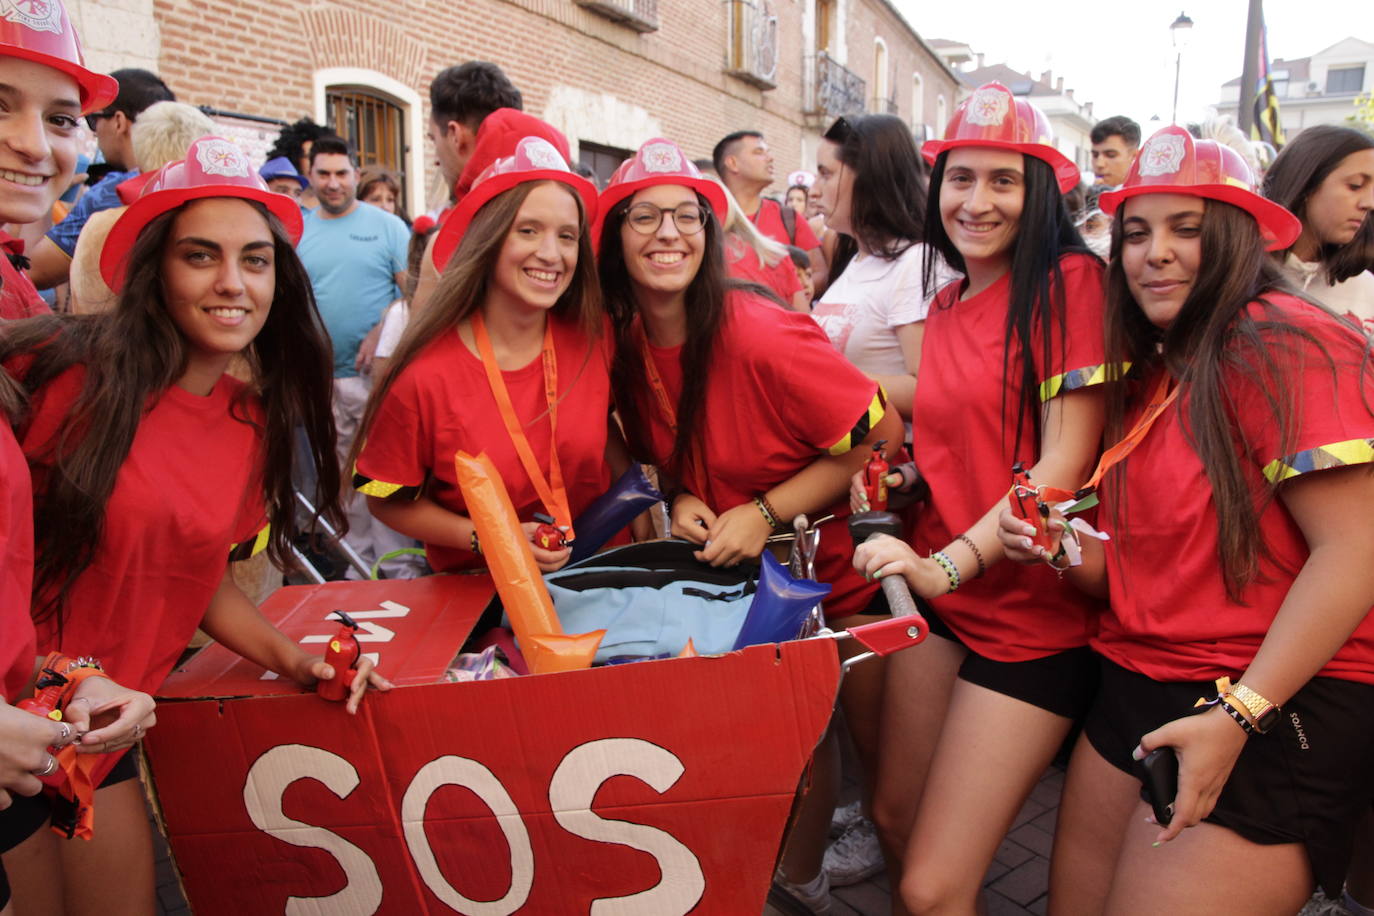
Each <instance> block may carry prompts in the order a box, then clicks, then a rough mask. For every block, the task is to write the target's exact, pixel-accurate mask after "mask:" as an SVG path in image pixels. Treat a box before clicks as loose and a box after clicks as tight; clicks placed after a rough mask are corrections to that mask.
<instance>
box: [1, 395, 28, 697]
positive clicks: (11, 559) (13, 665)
mask: <svg viewBox="0 0 1374 916" xmlns="http://www.w3.org/2000/svg"><path fill="white" fill-rule="evenodd" d="M32 589H33V491H32V489H31V485H30V483H29V466H28V464H27V462H25V461H24V453H23V452H22V451H20V449H19V443H18V442H17V441H16V440H15V438H14V434H13V433H11V432H10V427H9V424H8V423H6V422H3V421H0V696H3V697H4V698H5V699H6V700H8V701H9V702H10V703H14V702H16V701H18V700H21V699H23V698H22V697H21V696H19V691H21V690H22V689H23V688H24V685H25V684H27V683H28V680H29V675H31V674H32V673H33V659H34V655H35V654H36V652H37V649H36V647H35V643H34V635H33V621H32V620H30V619H29V596H30V593H31V591H32Z"/></svg>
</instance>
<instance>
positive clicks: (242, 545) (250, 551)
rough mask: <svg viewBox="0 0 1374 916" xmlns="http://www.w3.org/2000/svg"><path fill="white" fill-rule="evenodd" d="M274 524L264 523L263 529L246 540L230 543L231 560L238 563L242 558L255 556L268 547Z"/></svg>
mask: <svg viewBox="0 0 1374 916" xmlns="http://www.w3.org/2000/svg"><path fill="white" fill-rule="evenodd" d="M271 536H272V526H271V525H263V526H262V530H261V531H259V532H258V533H257V534H255V535H254V536H253V537H251V538H249V539H248V540H246V541H239V542H238V543H237V544H230V545H229V562H230V563H237V562H239V561H240V560H247V559H248V558H250V557H255V556H257V555H258V554H260V553H262V552H263V551H264V550H266V549H267V542H268V541H269V540H271Z"/></svg>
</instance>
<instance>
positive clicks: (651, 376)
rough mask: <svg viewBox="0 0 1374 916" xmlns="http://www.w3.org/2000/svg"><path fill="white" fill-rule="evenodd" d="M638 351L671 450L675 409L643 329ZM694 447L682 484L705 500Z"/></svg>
mask: <svg viewBox="0 0 1374 916" xmlns="http://www.w3.org/2000/svg"><path fill="white" fill-rule="evenodd" d="M639 351H640V354H641V356H642V358H643V360H644V374H645V375H646V376H647V377H648V380H649V387H650V388H651V389H652V390H653V392H654V399H655V400H656V401H658V408H659V410H661V411H663V419H664V422H666V423H667V424H668V437H669V439H670V444H669V446H668V448H669V449H670V450H671V449H672V444H673V443H676V442H677V408H676V407H675V406H674V404H673V399H672V398H670V397H669V396H668V386H667V385H665V384H663V376H661V375H659V374H658V364H657V363H655V362H654V354H653V351H652V350H651V349H650V348H649V335H648V332H647V331H645V330H644V328H642V327H641V328H640V329H639ZM695 452H696V446H695V443H693V447H692V454H689V455H688V456H687V457H686V458H685V459H684V460H683V467H682V475H683V477H684V478H686V479H684V480H683V481H682V483H683V485H684V486H686V487H687V489H688V490H689V491H690V492H691V493H692V495H694V496H696V497H697V498H698V499H701V500H705V499H706V489H705V487H704V486H703V483H704V482H703V481H701V480H699V479H698V478H697V474H696V467H695V465H696V461H695V460H694V459H695Z"/></svg>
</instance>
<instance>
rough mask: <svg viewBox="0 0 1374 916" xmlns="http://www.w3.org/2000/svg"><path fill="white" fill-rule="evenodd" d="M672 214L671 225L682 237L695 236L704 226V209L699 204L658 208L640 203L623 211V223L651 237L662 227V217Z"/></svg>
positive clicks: (646, 202) (647, 203) (646, 203)
mask: <svg viewBox="0 0 1374 916" xmlns="http://www.w3.org/2000/svg"><path fill="white" fill-rule="evenodd" d="M669 213H671V214H673V225H674V226H676V227H677V231H678V232H680V233H682V234H683V235H696V234H697V233H698V232H700V231H701V230H702V228H703V227H704V226H705V225H706V208H705V207H703V206H701V205H700V204H692V203H687V204H678V205H677V206H676V207H658V206H655V205H654V204H651V203H649V202H648V201H641V202H640V203H637V204H635V205H634V206H633V207H631V208H630V209H629V210H626V211H625V222H627V223H629V225H630V228H631V229H633V230H634V231H635V232H638V233H639V234H640V235H653V234H654V233H655V232H657V231H658V229H659V227H660V226H662V225H663V217H665V216H667V215H668V214H669Z"/></svg>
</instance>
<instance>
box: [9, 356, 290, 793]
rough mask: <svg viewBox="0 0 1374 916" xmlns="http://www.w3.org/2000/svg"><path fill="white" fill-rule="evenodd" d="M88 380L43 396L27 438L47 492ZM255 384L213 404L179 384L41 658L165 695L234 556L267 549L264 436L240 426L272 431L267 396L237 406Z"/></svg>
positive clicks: (149, 417)
mask: <svg viewBox="0 0 1374 916" xmlns="http://www.w3.org/2000/svg"><path fill="white" fill-rule="evenodd" d="M84 377H85V370H84V368H82V367H80V366H77V367H73V368H72V369H69V370H67V371H66V372H64V373H62V374H61V375H59V376H58V377H57V378H55V379H53V381H51V382H50V383H48V384H47V385H46V386H44V387H43V388H42V389H40V390H39V391H38V393H37V395H36V396H35V398H34V401H33V414H32V419H31V421H30V422H29V424H28V427H27V429H25V430H24V434H23V437H22V440H21V441H22V444H23V446H24V452H25V454H26V455H27V456H28V459H29V464H30V466H31V468H32V470H33V477H34V480H33V483H34V492H35V493H36V494H38V493H41V492H42V488H43V485H44V480H45V478H46V476H47V472H48V469H49V468H50V467H51V466H52V463H53V457H52V448H53V446H55V445H56V440H55V439H54V437H55V436H56V435H57V434H58V433H59V432H60V431H61V430H62V429H63V428H64V427H65V425H66V423H67V411H68V409H69V408H70V407H71V405H72V403H73V402H74V401H75V400H76V397H77V396H78V395H79V394H80V391H81V385H82V381H83V379H84ZM243 388H244V385H243V383H242V382H240V381H237V380H235V379H233V378H231V377H229V376H227V375H226V376H222V377H221V378H220V380H219V381H218V382H217V383H216V384H215V388H214V390H213V391H212V392H211V393H210V395H209V396H208V397H199V396H197V395H194V394H191V393H190V392H188V391H185V390H183V389H181V388H178V387H177V386H175V385H173V386H172V387H171V388H168V389H167V390H166V391H165V392H164V393H163V394H162V396H161V397H159V398H158V399H157V402H156V403H155V404H154V405H153V406H152V409H151V410H149V411H148V413H147V414H145V415H144V417H143V420H142V421H141V422H140V423H139V425H138V431H137V432H136V433H135V434H134V441H133V445H132V446H131V447H130V449H129V454H128V457H126V458H125V459H124V463H123V464H122V465H121V466H120V468H119V474H118V476H117V477H116V479H115V486H114V491H113V492H112V493H111V494H110V499H109V501H108V502H107V503H106V505H105V526H104V531H103V532H102V534H101V538H100V543H99V545H98V546H97V548H96V554H95V559H94V560H93V561H92V563H91V565H90V566H88V567H87V568H86V570H85V572H83V573H82V574H81V575H80V577H78V578H77V580H76V583H75V585H74V586H73V587H72V589H71V591H70V592H68V597H67V603H66V610H65V620H64V621H63V624H62V628H61V639H60V640H59V638H58V631H57V626H56V621H55V620H52V619H49V620H47V621H45V622H41V623H39V624H38V627H37V629H38V649H39V651H40V652H41V653H47V652H49V651H51V650H54V649H57V650H60V651H62V652H63V653H65V654H67V655H71V656H73V657H75V656H80V655H92V656H95V657H97V658H99V659H100V660H101V661H102V662H103V664H104V666H105V670H106V671H107V672H108V673H109V675H110V677H112V678H114V680H116V681H118V682H119V683H121V684H123V685H124V686H126V687H131V688H133V689H135V690H142V691H144V692H145V693H154V692H156V691H157V689H158V687H159V686H160V685H161V684H162V681H163V679H165V678H166V677H167V675H168V674H169V673H170V672H171V670H172V666H173V665H175V664H176V660H177V658H178V656H180V655H181V653H182V651H184V650H185V648H186V645H187V643H189V642H190V641H191V637H192V636H193V635H195V631H196V627H197V626H198V625H199V624H200V622H201V619H202V618H203V617H204V616H205V611H206V610H207V609H208V608H209V606H210V599H211V597H213V596H214V593H215V591H216V590H217V589H218V588H219V585H220V581H221V580H222V579H223V578H224V572H225V570H226V568H227V567H228V564H229V558H230V553H231V552H233V554H234V555H235V556H236V557H237V556H247V555H249V554H250V553H251V552H253V548H255V547H261V546H263V545H264V543H265V536H264V535H265V531H264V522H265V510H264V507H263V493H262V481H261V474H262V471H261V466H262V460H263V451H264V449H263V442H262V437H261V435H260V433H259V432H258V430H257V428H255V427H254V426H253V425H251V424H250V423H248V422H247V421H246V420H242V419H239V417H242V416H245V415H247V416H251V417H253V418H254V419H255V420H256V422H257V423H258V424H261V423H262V422H263V419H262V411H261V407H260V405H259V404H258V403H257V402H256V400H246V401H242V402H240V403H236V400H237V398H238V395H239V394H240V392H242V390H243ZM231 411H232V413H231ZM118 757H119V755H118V754H113V755H110V756H109V757H108V758H107V760H106V761H104V762H103V763H102V769H103V770H104V771H108V768H109V767H112V766H113V765H114V763H115V761H116V760H117V759H118ZM99 775H103V773H101V774H99Z"/></svg>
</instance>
